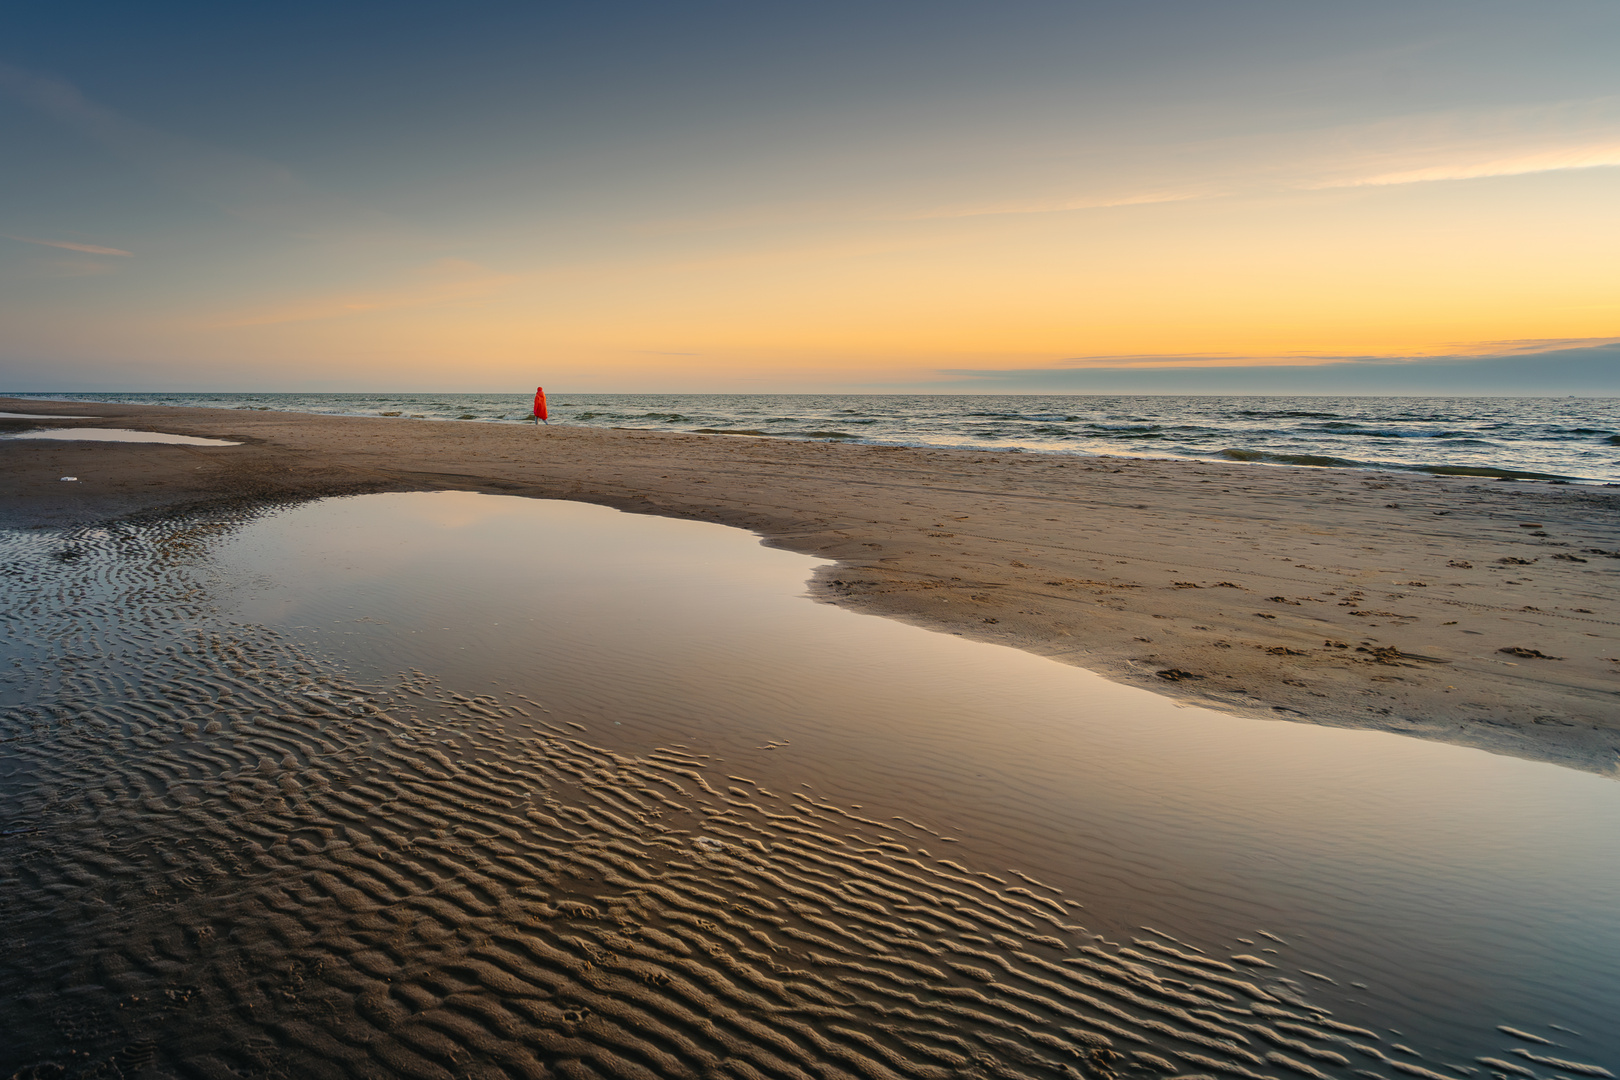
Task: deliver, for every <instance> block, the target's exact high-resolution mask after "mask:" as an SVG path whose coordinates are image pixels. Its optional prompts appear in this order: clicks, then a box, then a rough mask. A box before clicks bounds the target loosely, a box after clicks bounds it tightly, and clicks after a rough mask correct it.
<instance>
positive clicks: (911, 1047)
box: [0, 510, 1606, 1080]
mask: <svg viewBox="0 0 1620 1080" xmlns="http://www.w3.org/2000/svg"><path fill="white" fill-rule="evenodd" d="M248 512H249V511H245V510H237V511H233V512H231V513H223V512H216V513H215V514H214V515H213V516H212V518H211V519H210V518H207V516H206V515H203V516H194V517H193V518H190V519H186V520H179V521H167V522H160V523H148V524H144V525H122V526H116V527H109V528H104V529H94V530H85V531H82V532H79V533H75V534H71V535H67V536H63V535H60V534H52V535H45V534H26V535H12V536H8V537H5V538H4V539H3V541H0V550H3V552H4V570H3V573H4V574H5V575H6V588H7V592H8V595H9V596H10V597H11V598H13V600H14V602H12V603H9V604H8V605H7V608H6V611H5V613H4V615H3V616H0V627H3V630H4V635H5V638H4V639H5V641H6V650H7V655H8V656H9V658H10V663H11V670H10V672H9V674H8V677H7V681H6V682H5V683H4V684H3V685H0V703H3V705H4V708H3V710H0V793H3V795H4V797H5V803H4V805H5V810H4V818H3V820H0V897H3V904H4V908H3V910H4V911H5V919H4V922H3V929H0V934H3V941H0V944H3V946H4V949H3V952H0V956H3V959H0V1030H4V1031H5V1032H6V1033H7V1038H6V1040H5V1041H4V1045H0V1076H6V1075H15V1076H24V1077H45V1076H75V1077H76V1076H85V1077H89V1076H184V1077H202V1078H224V1077H241V1076H295V1077H328V1076H329V1077H367V1078H371V1077H376V1078H381V1077H413V1078H450V1077H506V1076H512V1077H548V1076H560V1077H569V1078H591V1077H602V1078H615V1080H643V1078H646V1080H651V1078H685V1077H738V1078H747V1080H754V1078H762V1077H781V1078H811V1077H814V1078H828V1080H832V1078H845V1077H849V1078H855V1077H860V1078H872V1080H878V1078H900V1077H917V1078H929V1080H932V1078H947V1077H1076V1076H1080V1077H1090V1078H1094V1080H1109V1078H1112V1077H1114V1076H1116V1075H1119V1074H1146V1075H1152V1074H1164V1075H1167V1076H1182V1077H1193V1076H1197V1077H1206V1078H1214V1077H1243V1078H1249V1080H1255V1078H1260V1077H1274V1078H1276V1080H1285V1078H1296V1080H1297V1078H1298V1077H1300V1076H1304V1077H1309V1078H1316V1080H1323V1078H1326V1077H1349V1076H1351V1075H1356V1076H1360V1077H1364V1078H1370V1080H1377V1078H1384V1080H1401V1077H1402V1074H1405V1075H1406V1076H1419V1077H1425V1076H1426V1077H1437V1076H1438V1077H1446V1078H1448V1080H1455V1077H1456V1076H1457V1075H1459V1074H1461V1070H1460V1069H1457V1068H1456V1067H1455V1066H1453V1067H1450V1068H1448V1067H1447V1066H1446V1065H1445V1064H1444V1063H1440V1062H1435V1061H1428V1062H1425V1061H1423V1060H1422V1059H1420V1058H1418V1057H1417V1056H1416V1055H1415V1053H1414V1052H1413V1051H1410V1050H1408V1049H1406V1048H1404V1047H1394V1046H1391V1045H1389V1044H1387V1043H1383V1042H1380V1040H1379V1037H1378V1036H1377V1035H1376V1034H1374V1033H1373V1032H1371V1031H1368V1030H1363V1029H1360V1028H1356V1027H1354V1026H1351V1025H1347V1024H1343V1023H1340V1022H1338V1021H1336V1020H1335V1019H1334V1018H1333V1017H1332V1016H1331V1015H1329V1014H1328V1013H1327V1012H1326V1010H1324V1009H1321V1008H1319V1007H1317V1006H1314V1005H1313V1004H1312V1003H1311V1002H1310V1001H1309V1000H1308V998H1307V997H1306V993H1307V989H1306V987H1304V986H1301V985H1300V984H1298V983H1296V982H1293V981H1290V980H1289V979H1286V978H1282V977H1280V976H1278V975H1277V973H1276V971H1275V970H1274V969H1271V970H1268V969H1267V968H1266V967H1263V966H1258V965H1261V964H1263V963H1264V961H1263V960H1262V959H1261V958H1259V957H1254V958H1249V959H1253V960H1254V966H1251V965H1247V964H1245V963H1244V962H1243V961H1244V959H1245V958H1238V962H1236V963H1229V962H1228V961H1227V960H1224V959H1218V958H1216V957H1213V956H1210V955H1206V954H1204V953H1203V952H1201V951H1200V950H1199V949H1198V948H1196V947H1195V946H1193V945H1191V944H1188V943H1185V942H1181V941H1178V940H1176V939H1175V938H1173V937H1171V936H1169V935H1168V934H1166V933H1163V932H1160V931H1157V930H1149V929H1146V928H1144V929H1143V931H1142V932H1141V934H1140V936H1139V937H1137V938H1136V939H1134V940H1132V941H1129V942H1119V943H1114V942H1107V941H1104V940H1103V939H1102V938H1101V937H1100V936H1097V935H1094V934H1092V933H1090V932H1088V931H1087V930H1086V929H1085V928H1084V926H1083V925H1081V923H1080V921H1079V920H1080V918H1081V917H1082V914H1083V913H1082V911H1081V910H1080V905H1079V904H1078V903H1076V902H1075V900H1074V898H1073V897H1065V896H1062V895H1060V894H1058V893H1057V892H1056V891H1055V890H1052V889H1048V888H1046V887H1044V886H1042V885H1040V883H1039V882H1038V881H1036V880H1035V879H1033V878H1029V877H1022V876H1020V877H1017V878H1014V877H1011V876H1008V877H1001V876H996V875H993V874H990V873H987V872H983V871H976V870H974V869H972V868H970V867H966V866H961V865H958V864H956V863H954V862H951V861H949V860H947V859H945V858H941V857H937V856H935V855H934V854H932V853H931V852H930V851H929V849H928V845H929V844H930V843H931V842H936V837H934V836H932V835H931V834H930V833H929V832H928V830H927V829H926V828H924V827H923V826H920V825H914V824H912V823H910V822H899V821H889V822H880V821H876V820H868V819H865V818H862V817H860V816H859V815H857V814H855V813H852V812H850V811H848V810H845V809H841V808H839V807H836V806H833V805H830V804H828V803H825V802H823V801H821V800H820V799H818V798H816V797H813V796H812V795H810V794H808V793H805V792H802V791H801V792H787V791H770V790H765V789H764V788H762V787H760V786H759V785H758V784H756V783H753V782H751V781H749V780H748V779H747V778H744V777H734V776H727V775H724V774H722V773H720V772H719V771H718V770H717V769H716V768H713V767H711V766H710V765H709V763H708V759H707V758H706V757H705V756H704V755H703V754H702V753H701V752H700V751H701V748H694V747H688V746H668V747H660V748H657V749H655V750H651V751H649V752H647V753H645V754H643V755H640V756H627V755H624V754H620V753H615V752H612V751H610V750H607V749H604V748H602V747H599V746H596V745H593V744H592V743H591V742H590V741H588V739H587V738H586V736H585V733H584V732H583V731H582V729H581V728H580V727H579V726H578V725H571V724H570V723H569V722H568V720H567V719H566V718H562V717H556V716H552V715H551V714H550V713H549V712H548V711H547V710H546V709H545V707H544V706H543V704H541V703H539V702H535V701H531V700H529V699H527V698H524V697H522V696H521V695H515V694H514V695H507V696H505V697H504V698H503V699H497V698H495V697H490V696H482V697H480V696H469V695H464V694H458V693H454V692H450V691H447V690H446V689H444V688H442V687H440V686H438V685H437V684H435V683H434V682H433V680H431V679H430V678H429V677H428V676H426V675H424V674H422V673H420V672H408V673H404V674H403V675H402V677H401V679H400V681H399V683H398V684H397V685H391V686H388V687H378V686H363V685H359V684H357V683H356V682H355V681H354V680H352V679H350V678H347V677H346V676H345V675H344V674H343V671H342V669H341V666H340V665H338V664H336V663H335V662H333V661H331V660H329V659H323V658H321V657H318V656H314V655H311V654H310V653H308V652H306V651H304V649H302V648H301V647H300V646H299V645H298V644H297V643H294V642H290V641H287V640H284V639H280V638H278V637H276V636H275V635H274V634H272V633H270V632H269V631H267V630H264V629H263V628H256V627H251V626H230V625H224V624H222V623H221V622H219V621H218V620H211V619H210V611H209V608H208V604H209V600H208V596H209V589H210V588H211V587H213V586H212V584H211V583H210V581H209V577H208V566H207V559H206V552H207V549H208V546H209V542H210V538H211V537H214V536H218V535H221V534H222V533H224V532H228V531H229V530H230V529H232V528H234V527H235V525H236V524H237V523H239V522H240V521H242V520H243V519H244V515H245V514H247V513H248ZM1324 978H1325V976H1324ZM1486 1060H1488V1061H1490V1062H1493V1064H1489V1065H1487V1066H1486V1067H1487V1068H1490V1069H1492V1070H1493V1071H1495V1072H1496V1073H1497V1075H1500V1076H1504V1077H1505V1076H1506V1075H1507V1073H1508V1072H1511V1073H1512V1074H1513V1075H1515V1076H1525V1075H1530V1076H1534V1075H1536V1074H1535V1073H1534V1072H1532V1070H1531V1069H1530V1068H1529V1067H1528V1066H1529V1065H1530V1064H1532V1063H1534V1064H1537V1065H1540V1064H1541V1062H1542V1058H1539V1057H1525V1056H1522V1055H1521V1057H1520V1058H1519V1059H1517V1060H1513V1061H1509V1060H1507V1059H1506V1058H1500V1057H1499V1058H1493V1059H1486ZM1521 1062H1523V1063H1522V1064H1521ZM1594 1068H1595V1067H1594ZM1476 1071H1477V1070H1476ZM1565 1071H1568V1070H1565ZM1599 1071H1600V1072H1601V1070H1599ZM1587 1075H1594V1074H1587ZM1605 1075H1606V1074H1605Z"/></svg>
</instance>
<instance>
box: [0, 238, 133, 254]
mask: <svg viewBox="0 0 1620 1080" xmlns="http://www.w3.org/2000/svg"><path fill="white" fill-rule="evenodd" d="M6 239H8V240H21V241H22V242H23V243H25V244H39V245H40V246H41V247H53V248H61V249H62V250H64V251H84V252H88V253H89V254H91V255H134V254H135V253H134V252H132V251H121V250H120V249H118V248H110V247H99V246H97V245H95V244H79V243H75V242H73V241H71V240H41V239H38V238H37V237H33V236H13V235H12V234H11V233H7V234H6Z"/></svg>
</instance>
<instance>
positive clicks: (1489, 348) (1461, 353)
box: [951, 337, 1620, 374]
mask: <svg viewBox="0 0 1620 1080" xmlns="http://www.w3.org/2000/svg"><path fill="white" fill-rule="evenodd" d="M1610 345H1620V337H1592V338H1525V339H1522V340H1514V341H1468V342H1450V343H1443V344H1439V345H1435V346H1433V347H1430V348H1425V349H1411V350H1406V351H1403V352H1401V353H1398V354H1393V353H1383V354H1378V353H1359V354H1357V353H1311V352H1292V353H1279V354H1275V355H1267V356H1260V355H1255V354H1250V353H1140V354H1121V355H1098V356H1069V357H1064V358H1063V359H1061V360H1055V361H1053V362H1052V365H1051V370H1053V371H1074V370H1083V369H1086V368H1105V369H1118V368H1206V367H1209V368H1224V367H1312V366H1316V365H1319V364H1410V363H1415V362H1419V361H1421V362H1423V363H1448V362H1452V363H1459V364H1461V363H1468V362H1471V361H1477V360H1494V359H1503V358H1508V357H1514V356H1540V355H1544V354H1547V353H1556V352H1564V351H1571V350H1576V349H1594V348H1602V347H1604V346H1610ZM951 374H958V372H951Z"/></svg>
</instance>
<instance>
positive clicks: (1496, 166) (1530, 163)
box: [1307, 141, 1620, 189]
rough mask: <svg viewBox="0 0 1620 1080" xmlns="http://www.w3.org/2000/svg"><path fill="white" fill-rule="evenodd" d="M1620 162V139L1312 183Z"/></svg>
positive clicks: (1365, 183)
mask: <svg viewBox="0 0 1620 1080" xmlns="http://www.w3.org/2000/svg"><path fill="white" fill-rule="evenodd" d="M1616 165H1620V141H1617V142H1609V143H1603V144H1599V145H1595V146H1578V147H1558V148H1555V149H1550V150H1538V151H1532V152H1530V153H1524V154H1516V155H1512V156H1509V157H1493V158H1488V159H1486V160H1483V161H1481V160H1474V161H1468V160H1458V161H1448V162H1445V163H1443V164H1438V165H1427V166H1423V167H1421V168H1416V169H1402V170H1397V171H1394V172H1386V173H1377V174H1374V175H1372V176H1362V177H1356V178H1354V179H1348V180H1330V181H1325V182H1322V183H1316V184H1310V185H1307V186H1308V187H1311V188H1315V189H1323V188H1342V187H1382V186H1385V185H1389V184H1424V183H1431V182H1433V181H1436V180H1480V179H1484V178H1487V177H1492V176H1528V175H1530V174H1532V173H1547V172H1561V171H1564V170H1566V169H1597V168H1603V167H1606V166H1608V167H1612V166H1616Z"/></svg>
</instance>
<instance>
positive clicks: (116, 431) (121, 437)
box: [4, 417, 242, 446]
mask: <svg viewBox="0 0 1620 1080" xmlns="http://www.w3.org/2000/svg"><path fill="white" fill-rule="evenodd" d="M37 419H46V420H65V419H68V417H38V418H37ZM4 438H7V439H50V440H58V441H67V442H119V443H167V444H169V445H171V446H241V445H242V444H241V443H236V442H230V441H228V440H226V439H205V438H203V437H201V436H199V435H170V434H169V433H167V432H164V431H136V430H135V429H133V428H94V427H81V428H40V429H37V430H34V431H20V432H18V433H17V434H15V435H6V436H4Z"/></svg>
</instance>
